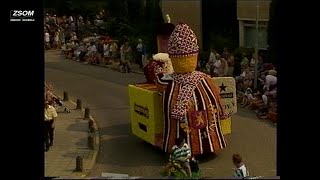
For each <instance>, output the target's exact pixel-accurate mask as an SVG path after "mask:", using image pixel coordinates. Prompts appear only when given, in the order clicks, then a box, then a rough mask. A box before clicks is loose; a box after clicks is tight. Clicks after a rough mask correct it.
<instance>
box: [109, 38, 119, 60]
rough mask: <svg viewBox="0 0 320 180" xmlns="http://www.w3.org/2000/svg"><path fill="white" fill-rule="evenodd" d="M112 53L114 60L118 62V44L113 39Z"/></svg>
mask: <svg viewBox="0 0 320 180" xmlns="http://www.w3.org/2000/svg"><path fill="white" fill-rule="evenodd" d="M110 53H111V58H112V60H113V61H115V62H116V61H117V56H118V44H117V43H116V42H115V41H113V42H112V43H111V45H110Z"/></svg>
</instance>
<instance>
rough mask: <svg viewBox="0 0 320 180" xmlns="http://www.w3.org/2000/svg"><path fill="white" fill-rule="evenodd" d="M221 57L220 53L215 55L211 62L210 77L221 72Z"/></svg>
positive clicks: (216, 75) (217, 75)
mask: <svg viewBox="0 0 320 180" xmlns="http://www.w3.org/2000/svg"><path fill="white" fill-rule="evenodd" d="M221 71H222V70H221V57H220V55H217V56H216V60H215V61H214V62H211V68H210V72H211V77H219V76H220V74H221Z"/></svg>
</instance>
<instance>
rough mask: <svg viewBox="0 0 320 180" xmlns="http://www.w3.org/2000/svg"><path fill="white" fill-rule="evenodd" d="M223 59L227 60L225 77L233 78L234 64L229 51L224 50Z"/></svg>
mask: <svg viewBox="0 0 320 180" xmlns="http://www.w3.org/2000/svg"><path fill="white" fill-rule="evenodd" d="M223 58H225V59H226V60H227V62H228V74H227V76H230V77H233V71H234V64H235V61H234V56H233V54H232V53H231V52H230V50H228V49H226V48H225V49H224V52H223Z"/></svg>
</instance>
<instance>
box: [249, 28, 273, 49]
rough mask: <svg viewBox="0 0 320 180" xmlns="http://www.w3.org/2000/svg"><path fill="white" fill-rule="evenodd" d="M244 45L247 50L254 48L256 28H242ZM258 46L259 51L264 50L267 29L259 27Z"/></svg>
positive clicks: (266, 45)
mask: <svg viewBox="0 0 320 180" xmlns="http://www.w3.org/2000/svg"><path fill="white" fill-rule="evenodd" d="M244 44H245V46H246V47H248V48H252V47H254V48H255V46H256V27H253V26H245V27H244ZM258 46H259V49H266V48H267V47H268V44H267V28H266V27H260V28H259V33H258Z"/></svg>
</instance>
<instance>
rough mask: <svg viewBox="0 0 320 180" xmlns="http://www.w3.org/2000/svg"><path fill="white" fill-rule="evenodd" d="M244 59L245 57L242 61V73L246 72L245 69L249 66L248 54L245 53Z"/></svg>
mask: <svg viewBox="0 0 320 180" xmlns="http://www.w3.org/2000/svg"><path fill="white" fill-rule="evenodd" d="M242 57H243V59H242V61H241V63H240V65H241V72H243V71H244V69H245V67H247V66H249V59H248V57H247V54H246V53H243V54H242Z"/></svg>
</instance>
